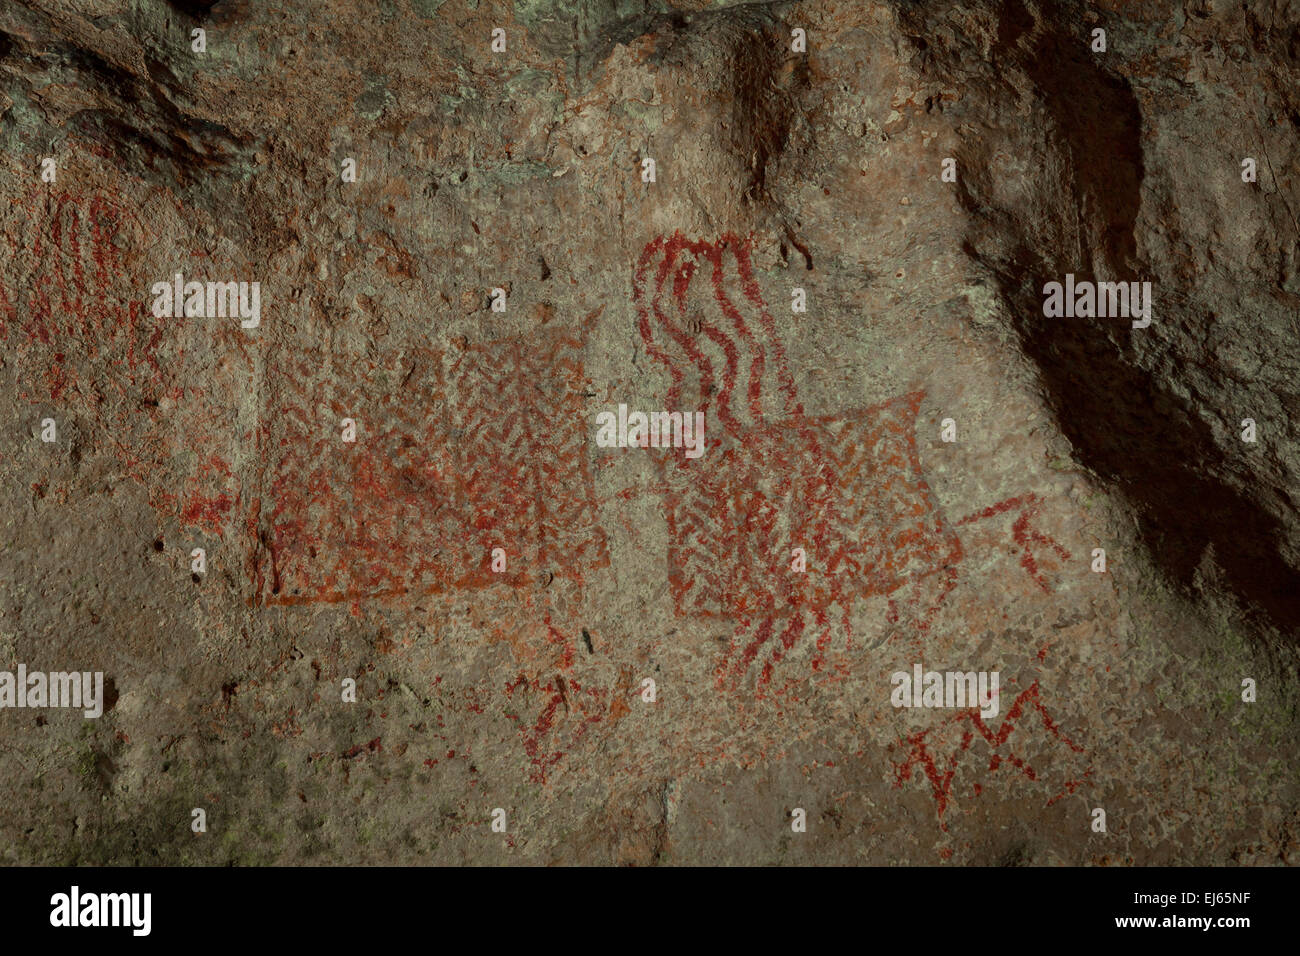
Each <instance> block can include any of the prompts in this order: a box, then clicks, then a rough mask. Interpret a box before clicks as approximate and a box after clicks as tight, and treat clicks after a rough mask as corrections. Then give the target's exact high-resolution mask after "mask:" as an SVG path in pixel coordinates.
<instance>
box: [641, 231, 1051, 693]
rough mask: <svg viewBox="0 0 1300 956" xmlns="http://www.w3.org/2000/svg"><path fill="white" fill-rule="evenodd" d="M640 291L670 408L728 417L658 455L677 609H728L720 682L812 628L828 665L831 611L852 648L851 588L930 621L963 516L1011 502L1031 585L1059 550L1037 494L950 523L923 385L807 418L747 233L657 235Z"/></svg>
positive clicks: (819, 661) (894, 611)
mask: <svg viewBox="0 0 1300 956" xmlns="http://www.w3.org/2000/svg"><path fill="white" fill-rule="evenodd" d="M700 278H703V279H704V280H706V284H705V286H704V289H703V295H701V294H699V287H700V284H699V283H698V282H696V280H698V279H700ZM692 283H695V285H696V289H697V292H696V298H695V300H692V297H691V291H692ZM633 295H634V298H635V301H636V305H637V316H638V330H639V332H640V334H641V338H642V341H643V342H644V343H645V346H646V351H647V353H648V354H649V355H650V356H651V357H652V358H654V359H655V360H657V361H658V362H660V363H661V364H662V365H663V366H664V367H665V368H666V369H667V370H668V373H669V375H670V379H671V384H670V386H669V390H668V396H667V400H666V407H667V408H668V409H669V410H670V411H678V410H680V411H683V412H688V411H697V410H699V411H704V412H705V413H706V415H709V416H711V419H710V420H714V421H717V422H719V423H721V430H722V435H721V436H720V437H719V436H718V435H717V430H716V429H714V430H713V431H710V432H709V435H710V439H709V450H708V452H707V453H706V454H705V455H704V456H703V457H701V458H698V459H695V460H690V459H687V458H685V456H684V454H683V453H682V452H681V451H680V450H678V451H673V452H671V453H668V454H667V455H665V456H664V457H663V458H661V464H662V467H663V472H662V473H663V485H662V488H663V491H664V494H665V500H666V505H667V514H668V533H669V554H668V575H669V583H670V587H671V592H672V595H673V600H674V606H675V608H676V611H677V613H678V614H680V615H702V616H705V617H720V618H725V619H729V620H734V621H735V622H736V634H735V637H734V639H733V641H732V644H731V647H730V649H729V651H728V652H727V653H726V655H724V658H723V659H722V660H721V661H720V662H719V665H718V668H717V677H718V684H719V686H720V687H732V688H735V687H738V686H739V685H740V683H741V682H742V680H744V679H745V677H746V675H747V674H748V673H749V672H750V669H751V667H752V666H754V665H755V664H757V663H759V662H760V658H761V659H762V660H761V665H760V667H759V671H758V674H757V676H756V685H755V689H756V692H757V693H758V694H759V695H760V696H761V695H762V694H763V693H764V688H765V687H767V686H768V685H769V683H770V682H771V679H772V676H773V673H774V669H775V666H776V665H777V664H779V663H780V661H781V660H782V658H783V657H784V656H785V655H786V654H787V653H789V652H790V651H791V650H792V649H793V648H794V647H795V646H796V645H797V644H798V643H799V642H800V641H801V640H806V639H808V638H809V637H813V639H814V651H813V654H812V656H811V663H810V666H811V669H812V670H813V671H814V672H816V671H818V670H820V669H821V668H822V667H823V666H824V664H825V662H826V653H827V650H828V646H829V643H830V640H831V616H832V613H833V610H834V609H835V608H838V609H839V612H840V613H841V614H842V620H843V630H844V632H845V635H846V639H847V640H848V641H849V642H850V648H849V649H851V642H852V634H851V632H850V630H849V627H848V613H847V612H848V609H849V608H850V607H851V605H852V603H853V601H854V600H856V599H858V598H863V597H867V596H871V595H888V596H890V601H889V618H890V620H892V621H895V622H902V623H904V624H907V625H909V626H910V630H911V631H912V632H914V633H924V632H925V631H926V630H928V628H929V626H930V623H931V620H932V619H933V617H934V615H935V613H937V611H938V610H939V608H940V606H941V605H942V603H943V601H944V599H945V598H946V597H947V595H948V594H949V593H951V591H952V590H953V588H954V587H955V586H956V583H957V580H958V569H959V566H960V564H961V562H962V560H963V558H964V556H965V552H964V549H963V544H962V541H961V539H960V538H959V537H958V534H957V530H956V529H957V528H960V527H963V526H965V525H969V524H972V523H974V522H977V521H982V520H991V519H994V518H996V517H998V516H1001V515H1003V514H1015V515H1016V518H1015V521H1014V524H1013V526H1012V540H1013V542H1014V543H1015V545H1016V546H1017V548H1018V549H1019V551H1020V554H1021V565H1022V567H1023V568H1024V569H1025V571H1026V572H1027V573H1028V574H1029V575H1030V577H1031V578H1032V579H1033V580H1034V581H1035V582H1037V583H1038V584H1039V586H1040V587H1043V588H1047V587H1048V585H1047V582H1046V579H1045V577H1044V576H1043V573H1042V571H1041V569H1040V567H1039V561H1038V557H1037V554H1038V551H1036V549H1038V550H1039V551H1041V550H1042V549H1044V548H1045V549H1048V550H1050V551H1052V552H1053V553H1054V554H1056V555H1057V556H1058V557H1060V558H1061V559H1062V560H1068V558H1069V553H1068V552H1067V551H1066V550H1065V549H1064V548H1062V547H1061V546H1060V545H1059V544H1057V543H1056V542H1055V541H1053V540H1052V539H1050V538H1049V537H1047V536H1046V535H1044V534H1042V533H1040V532H1039V531H1037V530H1035V529H1034V528H1033V527H1032V522H1033V519H1034V518H1035V517H1036V516H1037V515H1038V510H1039V506H1040V501H1039V499H1038V498H1037V497H1036V496H1034V495H1022V496H1018V497H1015V498H1010V499H1007V500H1006V501H1003V502H999V503H997V504H995V505H992V506H990V507H988V508H985V509H982V510H981V511H979V512H976V513H975V514H972V515H969V516H967V517H966V518H963V519H961V520H960V521H957V522H956V523H949V522H948V521H947V520H946V519H945V517H944V515H943V513H942V511H941V510H940V509H939V508H938V507H937V505H936V503H935V501H934V497H933V495H932V493H931V491H930V488H929V485H928V484H927V482H926V480H925V477H924V473H923V470H922V467H921V462H920V455H919V452H918V449H917V445H916V434H915V424H916V418H917V415H918V412H919V409H920V405H921V402H922V400H923V399H924V393H923V392H920V391H915V392H911V393H908V394H906V395H901V396H898V397H897V398H893V399H890V400H889V401H886V402H883V403H881V404H879V405H874V406H871V407H869V408H865V409H861V410H857V411H851V412H848V413H846V414H844V415H841V416H836V417H824V418H813V417H810V416H808V415H806V414H805V412H804V409H803V406H802V405H801V404H800V402H799V401H798V398H797V395H796V391H795V386H794V380H793V377H792V375H791V374H790V372H789V369H788V368H787V364H786V358H785V353H784V350H783V348H782V347H781V344H780V342H779V340H778V338H777V335H776V328H775V322H774V320H773V318H772V316H771V314H770V313H769V312H768V310H767V307H766V305H765V304H764V302H763V299H762V295H761V293H760V291H759V288H758V284H757V282H756V281H755V278H754V270H753V264H752V259H751V253H750V244H749V241H748V240H745V239H742V238H740V237H738V236H735V235H726V236H724V237H723V238H721V239H719V240H718V241H716V242H702V241H691V240H688V239H686V238H684V237H683V236H681V235H680V234H677V235H675V236H673V237H672V238H668V239H664V238H661V239H656V240H654V241H652V242H650V243H649V244H648V245H647V246H646V247H645V249H644V251H643V252H642V255H641V257H640V259H639V261H638V262H637V265H636V268H635V272H634V276H633ZM701 302H704V303H707V304H706V305H700V303H701ZM794 548H803V549H804V550H805V552H806V554H807V556H808V560H809V570H808V572H807V573H806V574H800V573H795V572H793V571H792V570H791V560H792V553H793V549H794Z"/></svg>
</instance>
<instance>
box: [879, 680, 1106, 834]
mask: <svg viewBox="0 0 1300 956" xmlns="http://www.w3.org/2000/svg"><path fill="white" fill-rule="evenodd" d="M1031 714H1033V715H1036V716H1037V717H1038V718H1039V722H1040V723H1041V725H1042V727H1043V730H1044V731H1045V732H1046V733H1047V734H1048V735H1049V736H1050V737H1051V738H1053V739H1054V740H1056V741H1058V742H1059V743H1061V744H1063V745H1064V746H1065V747H1066V748H1068V750H1069V751H1072V752H1074V753H1080V754H1081V753H1083V752H1084V748H1083V747H1082V746H1080V745H1079V744H1077V743H1075V742H1074V741H1073V740H1071V739H1070V738H1069V737H1067V736H1066V735H1065V734H1064V733H1063V732H1062V731H1061V728H1060V727H1059V726H1058V725H1057V723H1056V721H1055V720H1053V719H1052V715H1051V714H1050V713H1048V711H1047V708H1046V707H1044V706H1043V703H1042V700H1041V697H1040V694H1039V689H1038V682H1037V681H1034V683H1033V684H1031V685H1030V686H1029V687H1028V689H1026V690H1024V691H1022V692H1021V693H1020V694H1019V695H1018V696H1017V697H1016V699H1015V702H1014V703H1013V704H1012V705H1011V709H1010V710H1009V711H1007V715H1006V717H1005V718H1004V719H1003V721H1002V723H1001V725H1000V726H999V727H998V729H997V730H996V731H994V730H992V729H991V728H990V727H989V726H988V725H987V724H986V723H985V722H984V719H983V718H982V717H981V716H980V712H979V710H978V709H977V708H971V709H969V710H962V711H959V712H957V713H955V714H952V715H951V716H949V717H947V718H945V719H944V720H942V721H941V722H940V723H939V725H938V726H937V727H931V728H929V729H927V730H923V731H920V732H919V733H916V734H913V735H912V736H910V737H908V738H906V745H907V747H908V748H909V752H908V755H907V757H906V758H905V759H904V760H903V761H902V762H901V763H899V764H897V765H896V767H895V769H896V775H895V779H894V786H895V787H900V788H901V787H902V785H903V784H904V783H905V782H906V781H908V780H910V779H911V778H912V770H913V768H914V767H917V768H920V769H921V771H922V772H923V773H924V774H925V777H926V779H927V780H928V781H929V783H930V788H931V792H932V794H933V795H934V802H935V805H936V807H937V808H938V814H939V823H940V825H941V826H942V827H943V829H945V830H946V829H948V824H947V823H946V822H945V820H944V813H945V812H946V811H947V810H948V805H949V802H950V801H951V799H952V792H953V784H954V779H955V777H956V775H957V771H958V770H959V769H960V765H961V758H962V756H963V755H964V754H966V753H968V752H971V748H972V746H973V745H974V744H976V743H977V742H978V741H980V740H983V741H984V742H985V743H986V744H987V745H988V748H989V765H988V770H989V772H990V773H992V772H994V771H996V770H997V769H998V768H999V767H1001V766H1002V765H1003V764H1004V763H1005V764H1007V765H1008V766H1011V767H1014V768H1015V769H1016V770H1017V771H1018V772H1019V773H1020V774H1022V775H1023V776H1024V777H1025V779H1027V780H1032V781H1037V780H1038V779H1039V777H1038V773H1037V771H1035V769H1034V768H1033V767H1032V766H1031V765H1030V764H1029V762H1028V761H1027V760H1026V759H1025V758H1024V757H1022V756H1020V755H1019V754H1018V753H1016V751H1015V750H1014V749H1013V748H1012V747H1011V746H1009V745H1008V742H1009V741H1010V740H1011V737H1012V735H1013V734H1016V732H1017V730H1018V729H1019V728H1021V727H1023V722H1022V721H1023V719H1024V718H1025V717H1027V716H1029V715H1031ZM954 730H955V731H960V740H959V741H957V742H956V743H955V744H954V743H953V742H952V741H951V740H948V741H946V742H945V741H942V740H940V741H939V742H938V743H936V738H942V737H943V735H944V733H945V732H949V731H954ZM949 736H951V734H950V735H949ZM1020 737H1021V738H1023V737H1024V734H1021V735H1020ZM1091 774H1092V768H1091V767H1089V768H1088V769H1086V770H1085V771H1084V772H1083V773H1082V774H1081V775H1080V776H1079V777H1078V778H1075V779H1071V780H1069V781H1068V782H1067V783H1066V784H1065V785H1064V788H1063V789H1062V790H1061V791H1060V792H1059V793H1057V794H1056V795H1055V796H1053V797H1052V798H1051V799H1049V800H1048V801H1047V805H1048V806H1051V805H1052V804H1054V803H1056V801H1058V800H1059V799H1061V797H1063V796H1065V795H1066V794H1067V793H1074V792H1075V790H1077V789H1078V787H1079V786H1080V785H1081V784H1082V783H1083V781H1084V780H1085V779H1086V778H1087V777H1089V776H1091ZM981 792H982V788H981V787H980V785H979V784H975V785H974V793H975V794H976V795H977V796H978V795H979V794H980V793H981Z"/></svg>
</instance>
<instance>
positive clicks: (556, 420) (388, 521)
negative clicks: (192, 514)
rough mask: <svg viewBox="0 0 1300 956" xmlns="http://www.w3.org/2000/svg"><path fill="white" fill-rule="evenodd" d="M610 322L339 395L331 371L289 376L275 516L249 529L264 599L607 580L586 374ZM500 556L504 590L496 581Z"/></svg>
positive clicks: (341, 383) (377, 378)
mask: <svg viewBox="0 0 1300 956" xmlns="http://www.w3.org/2000/svg"><path fill="white" fill-rule="evenodd" d="M598 314H599V313H598V312H596V313H592V314H591V315H589V316H588V317H587V320H586V322H585V323H584V324H583V325H582V327H581V328H578V329H565V328H552V329H541V330H539V331H538V332H537V333H535V334H534V335H533V336H532V337H530V339H529V340H528V341H527V342H523V341H519V340H515V339H509V340H502V341H497V342H491V343H488V344H484V345H468V346H466V347H464V348H463V349H461V351H460V353H459V354H458V355H456V356H454V357H452V358H450V359H449V360H448V361H447V362H446V363H445V364H446V368H445V369H444V359H445V358H446V357H445V356H444V355H443V353H441V352H431V351H428V350H420V351H416V352H414V353H413V352H410V351H405V352H402V353H400V354H398V353H394V354H391V355H389V356H386V357H383V358H381V359H380V361H379V362H378V363H374V362H372V363H369V367H368V368H366V369H364V370H356V371H354V368H355V366H352V365H347V366H346V367H342V368H338V367H336V369H335V371H334V373H333V377H332V378H330V379H327V380H321V379H320V376H319V370H320V369H322V368H328V367H329V366H330V365H331V364H333V363H332V362H331V360H330V357H329V356H327V355H321V354H316V353H310V352H303V353H299V354H298V355H297V356H296V357H293V358H291V359H287V360H285V361H284V362H283V363H281V364H282V367H284V368H286V369H287V370H288V373H289V376H288V384H287V385H286V388H285V391H286V394H284V395H283V396H282V399H281V401H282V404H281V408H280V410H279V413H278V418H279V421H278V423H277V428H278V432H279V435H278V441H277V442H276V445H277V446H278V448H279V451H280V457H279V461H278V463H277V466H276V474H275V478H274V480H273V482H272V485H271V489H270V491H271V494H270V498H271V501H272V504H271V506H270V508H269V509H263V508H261V507H257V508H255V509H253V510H252V511H251V512H250V515H249V520H250V526H251V527H252V528H254V529H257V534H258V536H259V540H260V543H261V546H260V547H259V549H258V555H257V558H256V560H255V570H254V575H255V579H256V592H257V596H258V599H260V600H261V601H263V602H265V603H268V604H298V603H314V602H334V601H361V600H371V599H383V598H390V597H394V596H399V595H414V594H428V593H439V592H443V591H448V590H461V589H479V588H486V587H490V586H492V585H494V584H501V583H514V584H520V583H524V582H527V581H533V580H536V579H539V578H546V576H547V575H553V576H556V577H568V578H572V579H575V580H580V579H581V577H582V575H583V574H584V573H586V572H587V571H589V570H591V569H593V568H600V567H605V566H607V565H608V563H609V554H608V550H607V546H606V542H605V535H604V532H603V530H602V529H601V528H600V527H599V526H598V525H597V524H596V497H595V493H594V487H593V479H592V476H591V471H590V467H589V465H588V460H587V434H586V416H585V414H584V411H585V409H584V403H585V399H584V397H583V394H582V392H583V369H582V364H581V361H580V359H579V357H580V355H581V349H582V345H583V335H584V334H585V332H586V331H587V330H588V329H589V328H590V325H591V324H592V323H593V322H594V320H595V318H596V316H597V315H598ZM417 370H418V371H419V373H420V374H419V375H418V376H417V375H415V373H416V371H417ZM344 418H352V419H354V420H355V421H356V422H357V428H358V440H357V442H356V443H355V444H347V443H344V442H342V440H341V437H340V429H339V423H340V422H341V421H342V420H343V419H344ZM263 511H266V512H267V519H266V525H265V526H264V527H263V526H262V520H263V519H262V515H263ZM497 547H500V548H502V549H504V550H505V552H506V556H507V565H506V569H507V570H506V572H505V573H501V574H493V573H492V572H491V570H490V562H491V552H492V549H493V548H497Z"/></svg>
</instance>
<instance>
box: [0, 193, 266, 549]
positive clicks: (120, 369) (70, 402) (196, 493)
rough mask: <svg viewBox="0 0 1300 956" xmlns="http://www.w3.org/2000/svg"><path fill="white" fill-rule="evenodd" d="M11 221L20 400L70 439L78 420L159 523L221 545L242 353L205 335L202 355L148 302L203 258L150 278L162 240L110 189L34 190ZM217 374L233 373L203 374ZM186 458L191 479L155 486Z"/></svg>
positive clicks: (9, 262) (11, 344)
mask: <svg viewBox="0 0 1300 956" xmlns="http://www.w3.org/2000/svg"><path fill="white" fill-rule="evenodd" d="M4 221H5V234H6V236H7V237H8V239H9V242H10V254H9V256H8V257H7V258H6V264H5V272H4V281H3V283H0V338H3V339H4V341H5V345H6V348H7V349H9V350H10V351H11V353H12V354H13V356H14V357H15V359H16V361H17V363H18V365H19V368H20V369H21V371H22V373H23V382H24V388H23V391H22V392H21V394H22V396H23V397H24V398H25V399H26V400H28V401H29V402H31V403H32V404H33V405H34V406H41V405H48V406H49V407H50V408H51V409H52V411H53V412H54V414H55V419H56V422H58V423H59V424H60V425H61V426H64V428H61V430H64V433H65V434H66V433H67V432H66V430H65V428H66V426H69V425H74V424H75V423H77V422H87V423H89V424H91V425H93V428H92V429H89V430H88V432H89V434H90V436H91V438H90V443H91V445H92V446H94V445H101V446H102V447H106V448H107V449H110V450H111V452H112V453H113V454H115V455H116V456H117V458H118V460H119V462H120V464H121V468H122V470H123V473H124V474H125V475H127V476H128V477H130V478H131V479H133V480H134V481H136V482H139V483H140V484H141V485H142V486H143V487H145V488H146V490H147V492H148V495H149V500H150V503H151V504H152V505H153V507H154V508H155V509H156V511H157V512H158V513H159V515H160V516H162V517H164V518H169V519H172V520H175V521H176V522H177V523H178V524H179V525H180V526H181V527H186V528H191V529H194V530H196V531H200V532H206V533H209V534H211V535H214V536H221V535H222V534H223V533H224V531H225V530H226V529H227V528H228V526H229V524H230V521H231V519H232V518H233V516H234V515H235V514H236V513H237V510H238V500H239V497H240V489H239V481H238V479H237V477H236V476H235V475H234V474H233V471H232V466H231V462H232V460H233V459H234V457H235V454H234V448H233V444H234V439H233V436H232V435H231V428H230V424H231V422H230V415H229V406H230V404H231V403H230V402H229V401H228V395H227V394H226V393H225V389H226V388H228V387H233V388H237V387H239V384H238V382H239V379H240V374H241V372H242V373H246V372H247V369H248V367H249V363H248V361H247V356H246V355H245V348H246V343H245V342H244V341H242V340H240V339H239V338H238V336H236V335H233V334H231V333H230V331H229V330H225V334H223V332H222V331H221V330H218V331H217V332H216V333H215V337H216V338H218V339H219V340H220V341H219V344H218V345H216V346H213V345H212V344H211V339H212V338H213V335H211V334H205V335H203V336H200V337H199V340H200V341H201V342H203V343H204V344H201V345H200V346H199V347H197V348H193V347H191V346H190V344H189V342H188V340H187V338H186V334H185V333H186V328H187V320H186V319H173V318H171V317H170V316H169V317H167V318H162V319H159V318H156V317H154V316H153V314H152V312H151V310H150V309H149V308H148V302H149V299H148V296H147V293H148V290H149V289H150V288H151V287H152V284H153V283H154V282H155V281H157V280H160V279H165V278H168V277H169V271H170V270H171V269H172V268H173V266H176V267H182V266H185V265H187V264H189V263H191V262H193V261H195V260H196V259H201V258H203V254H202V253H193V254H190V253H186V254H184V256H183V258H184V262H179V261H178V262H175V263H165V264H163V265H161V266H150V267H149V268H151V269H162V272H161V273H160V274H158V275H154V274H153V273H152V272H149V273H145V272H143V268H144V264H143V263H142V262H141V257H142V253H143V252H144V251H145V250H147V249H148V248H150V247H151V246H152V245H153V244H154V243H155V242H156V241H157V239H156V237H155V236H153V235H152V234H151V233H150V232H149V230H148V228H147V226H146V225H145V224H144V223H143V222H142V221H141V220H140V219H139V218H138V217H137V216H135V215H134V214H133V213H131V212H130V211H129V207H128V204H127V203H126V202H125V201H124V200H122V199H121V198H120V197H119V196H118V195H116V194H115V193H113V192H112V191H110V190H107V189H101V190H97V191H91V192H85V193H77V192H70V191H67V190H62V189H53V188H42V189H36V190H33V191H31V192H29V193H28V194H27V195H26V196H25V197H24V198H23V200H22V201H20V202H18V203H15V204H14V205H13V206H12V207H10V209H9V210H8V212H7V214H6V216H5V220H4ZM19 252H21V253H22V255H21V256H20V255H19V254H18V253H19ZM214 348H215V350H217V351H220V352H221V354H222V355H223V356H224V358H223V359H222V360H221V361H220V362H219V363H215V360H213V359H212V354H213V350H214ZM193 353H197V355H196V354H193ZM209 362H214V363H215V364H220V365H221V367H222V370H223V371H224V372H227V373H228V374H226V375H222V376H213V375H211V374H208V373H209V372H210V371H211V368H207V367H205V368H203V369H202V371H201V372H196V368H195V366H196V365H200V364H201V365H205V366H206V365H207V364H208V363H209ZM61 419H62V420H61ZM178 459H179V460H180V462H181V466H180V467H181V473H182V474H183V475H184V476H185V477H184V478H183V479H182V481H181V484H180V486H179V487H171V488H168V487H167V486H166V485H165V484H163V483H160V482H159V481H158V480H157V479H158V476H159V474H163V473H174V472H175V471H176V468H177V460H178Z"/></svg>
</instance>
